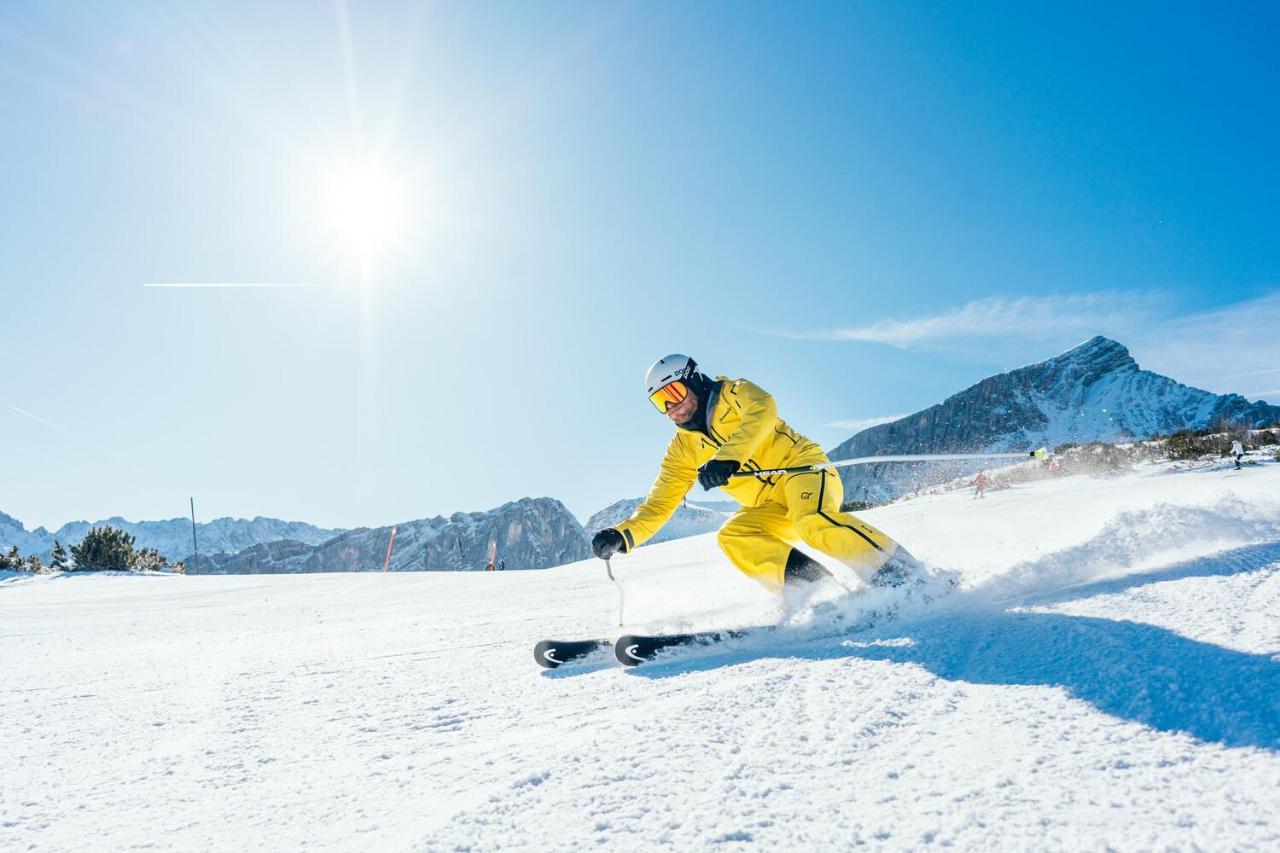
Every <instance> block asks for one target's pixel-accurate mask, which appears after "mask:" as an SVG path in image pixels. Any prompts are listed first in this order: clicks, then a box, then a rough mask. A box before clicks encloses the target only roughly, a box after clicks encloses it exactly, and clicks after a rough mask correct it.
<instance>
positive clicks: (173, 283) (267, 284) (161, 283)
mask: <svg viewBox="0 0 1280 853" xmlns="http://www.w3.org/2000/svg"><path fill="white" fill-rule="evenodd" d="M142 286H143V287H182V288H187V287H319V286H320V285H318V284H292V283H289V282H269V281H157V282H146V283H144V284H143V285H142Z"/></svg>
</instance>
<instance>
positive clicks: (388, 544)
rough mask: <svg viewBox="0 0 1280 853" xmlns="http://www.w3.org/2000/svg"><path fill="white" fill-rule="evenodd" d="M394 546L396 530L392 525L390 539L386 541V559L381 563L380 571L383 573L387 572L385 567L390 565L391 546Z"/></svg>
mask: <svg viewBox="0 0 1280 853" xmlns="http://www.w3.org/2000/svg"><path fill="white" fill-rule="evenodd" d="M394 544H396V528H395V525H392V526H391V538H390V539H389V540H387V558H386V559H385V560H383V561H382V570H383V571H384V572H385V571H386V570H387V566H389V565H391V546H392V545H394Z"/></svg>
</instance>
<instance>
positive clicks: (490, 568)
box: [484, 560, 493, 572]
mask: <svg viewBox="0 0 1280 853" xmlns="http://www.w3.org/2000/svg"><path fill="white" fill-rule="evenodd" d="M484 570H485V571H486V572H491V571H493V560H490V561H489V562H487V563H485V564H484Z"/></svg>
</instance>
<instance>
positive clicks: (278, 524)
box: [0, 512, 342, 563]
mask: <svg viewBox="0 0 1280 853" xmlns="http://www.w3.org/2000/svg"><path fill="white" fill-rule="evenodd" d="M104 525H110V526H112V527H115V528H118V529H120V530H123V531H125V532H126V533H129V534H131V535H132V536H133V537H134V540H135V541H134V545H135V547H138V548H155V549H156V550H157V551H159V552H160V553H161V554H163V555H164V556H165V557H167V558H169V560H171V561H176V560H180V559H182V558H183V557H185V556H187V555H188V554H190V553H191V519H189V518H170V519H165V520H162V521H129V520H127V519H124V518H121V517H119V516H112V517H111V518H104V519H102V520H100V521H93V522H90V521H71V522H68V523H66V524H64V525H62V526H61V527H59V528H58V529H57V530H55V531H53V532H52V533H50V532H49V531H48V530H46V529H45V528H43V527H37V528H36V529H35V530H30V531H29V530H27V529H26V527H25V526H23V524H22V523H21V522H19V521H18V520H17V519H16V518H13V517H12V516H9V515H6V514H5V513H3V512H0V548H4V549H8V548H10V547H13V546H15V545H16V546H17V547H18V550H19V551H21V552H22V554H23V555H24V556H25V555H28V554H35V555H37V556H39V557H40V559H41V560H43V561H44V562H46V563H47V562H48V561H49V555H50V552H52V551H53V543H54V540H57V541H58V542H61V543H62V545H63V547H64V548H69V547H71V546H72V545H75V544H78V543H79V542H80V540H81V539H83V538H84V535H85V534H86V533H88V532H89V530H90V528H93V527H102V526H104ZM341 532H342V530H341V529H326V528H323V527H316V526H315V525H313V524H307V523H305V522H301V521H281V520H280V519H278V518H263V517H262V516H258V517H256V518H253V519H245V518H215V519H214V520H212V521H207V522H201V523H199V524H197V525H196V537H197V541H198V542H199V546H200V550H201V551H205V550H208V551H210V552H214V551H240V550H242V549H244V548H248V547H250V546H252V545H257V544H260V543H265V542H272V541H275V540H279V539H291V540H294V541H298V542H304V543H307V544H312V545H318V544H319V543H321V542H324V541H326V540H328V539H331V538H333V537H334V536H336V535H337V534H339V533H341Z"/></svg>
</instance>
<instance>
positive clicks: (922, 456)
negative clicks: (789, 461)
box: [729, 453, 1027, 477]
mask: <svg viewBox="0 0 1280 853" xmlns="http://www.w3.org/2000/svg"><path fill="white" fill-rule="evenodd" d="M1026 458H1027V457H1026V456H1024V455H1023V454H1021V453H914V454H907V455H900V456H858V457H856V458H854V459H841V460H839V461H838V462H816V463H814V464H813V465H797V466H795V467H793V468H768V469H764V470H760V471H748V470H746V469H745V468H744V469H743V470H741V471H737V472H736V473H733V474H730V475H729V476H730V477H772V476H774V475H776V474H807V473H809V472H811V471H824V470H826V469H827V468H847V467H849V466H850V465H874V464H876V463H877V462H947V461H951V460H962V459H1026Z"/></svg>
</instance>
